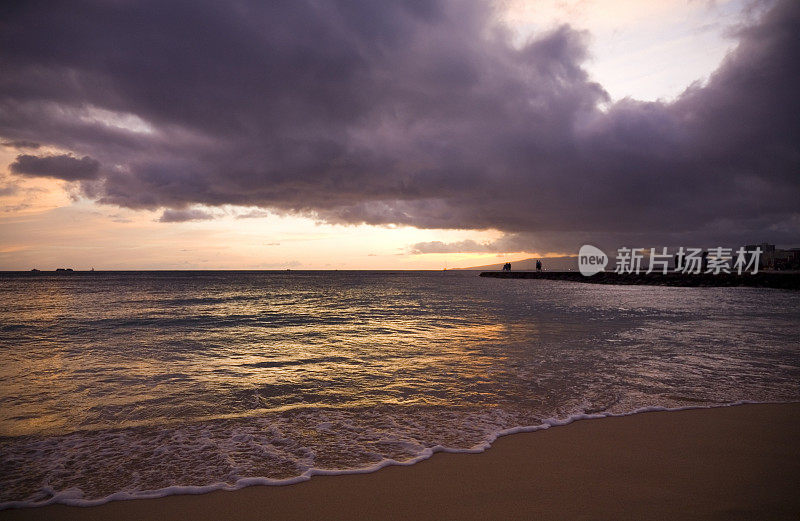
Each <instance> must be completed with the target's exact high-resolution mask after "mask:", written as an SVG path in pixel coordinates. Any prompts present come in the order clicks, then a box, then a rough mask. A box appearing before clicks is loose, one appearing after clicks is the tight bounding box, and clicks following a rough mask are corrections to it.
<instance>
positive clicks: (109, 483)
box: [0, 271, 800, 508]
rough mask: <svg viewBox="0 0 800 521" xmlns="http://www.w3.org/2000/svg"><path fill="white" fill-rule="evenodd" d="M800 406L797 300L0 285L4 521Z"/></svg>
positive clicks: (467, 282) (419, 277) (111, 281)
mask: <svg viewBox="0 0 800 521" xmlns="http://www.w3.org/2000/svg"><path fill="white" fill-rule="evenodd" d="M797 400H800V292H796V291H785V290H774V289H759V288H674V287H654V286H609V285H592V284H580V283H572V282H561V281H547V280H502V279H487V278H480V277H478V276H477V273H475V272H469V271H446V272H445V271H442V272H402V271H401V272H347V271H337V272H332V271H330V272H302V271H290V272H231V271H221V272H202V271H199V272H108V273H77V272H76V273H67V274H59V275H56V274H53V273H37V274H32V273H2V274H0V508H9V507H19V506H35V505H43V504H49V503H54V502H59V503H66V504H76V505H89V504H98V503H102V502H105V501H109V500H113V499H128V498H135V497H158V496H163V495H168V494H174V493H187V492H191V493H197V492H203V491H208V490H215V489H220V488H225V489H234V488H240V487H243V486H247V485H251V484H285V483H293V482H297V481H302V480H305V479H309V478H310V477H311V476H313V475H315V474H336V473H347V472H366V471H371V470H375V469H378V468H380V467H383V466H386V465H390V464H411V463H414V462H416V461H419V460H421V459H425V458H427V457H429V456H430V455H431V454H433V453H435V452H437V451H464V452H476V451H482V450H485V449H486V448H488V446H489V445H490V444H491V442H492V441H493V440H494V439H495V438H496V437H497V436H498V435H502V434H505V433H510V432H519V431H525V430H536V429H541V428H547V427H550V426H554V425H561V424H565V423H569V422H570V421H573V420H575V419H579V418H595V417H602V416H609V415H626V414H632V413H636V412H641V411H648V410H662V409H678V408H687V407H716V406H724V405H731V404H737V403H746V402H786V401H797Z"/></svg>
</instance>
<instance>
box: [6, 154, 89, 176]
mask: <svg viewBox="0 0 800 521" xmlns="http://www.w3.org/2000/svg"><path fill="white" fill-rule="evenodd" d="M99 169H100V163H99V162H98V161H96V160H95V159H92V158H91V157H89V156H83V157H82V158H77V157H73V156H71V155H67V154H62V155H56V156H31V155H27V154H21V155H18V156H17V159H16V160H14V162H13V163H11V165H9V170H11V172H12V173H14V174H20V175H26V176H33V177H54V178H57V179H63V180H65V181H79V180H85V179H95V178H96V177H97V175H98V172H99Z"/></svg>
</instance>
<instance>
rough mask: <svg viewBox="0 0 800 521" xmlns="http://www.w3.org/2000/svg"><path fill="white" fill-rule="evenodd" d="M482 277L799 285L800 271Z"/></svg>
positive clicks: (491, 274)
mask: <svg viewBox="0 0 800 521" xmlns="http://www.w3.org/2000/svg"><path fill="white" fill-rule="evenodd" d="M480 276H481V277H492V278H498V279H544V280H563V281H568V282H584V283H588V284H618V285H636V286H679V287H733V286H740V287H754V288H778V289H795V290H797V289H800V273H798V272H774V271H770V272H760V273H756V274H755V275H753V274H749V273H748V274H742V275H738V274H734V273H720V274H718V275H712V274H709V273H702V274H698V275H689V274H684V273H675V272H671V273H667V274H663V273H649V274H645V273H639V274H633V273H626V274H620V273H615V272H613V271H611V272H609V271H604V272H601V273H598V274H596V275H592V276H591V277H587V276H584V275H581V274H580V273H579V272H577V271H541V272H536V271H484V272H481V274H480Z"/></svg>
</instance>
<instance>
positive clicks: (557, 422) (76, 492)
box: [0, 400, 796, 510]
mask: <svg viewBox="0 0 800 521" xmlns="http://www.w3.org/2000/svg"><path fill="white" fill-rule="evenodd" d="M779 403H796V402H791V401H790V402H776V401H750V400H740V401H736V402H731V403H726V404H714V405H705V406H683V407H673V408H670V407H661V406H648V407H641V408H637V409H633V410H631V411H629V412H623V413H611V412H601V413H580V414H573V415H570V416H568V417H566V418H563V419H557V418H549V419H545V420H543V421H542V423H540V424H538V425H529V426H520V427H512V428H509V429H503V430H499V431H496V432H494V433H491V434H490V435H489V436H488V437H487V439H486V440H485V441H483V442H482V443H480V444H478V445H476V446H473V447H471V448H468V449H458V448H451V447H445V446H442V445H436V446H433V447H428V448H425V449H423V450H422V451H421V452H420V453H419V454H418V455H417V456H415V457H413V458H411V459H408V460H404V461H397V460H394V459H383V460H381V461H380V462H378V463H376V464H374V465H370V466H366V467H361V468H355V469H341V470H335V469H318V468H310V469H308V470H306V471H305V472H303V473H302V474H300V475H298V476H296V477H292V478H287V479H271V478H261V477H248V478H241V479H239V480H237V481H236V482H235V483H234V484H229V483H223V482H217V483H211V484H209V485H202V486H169V487H164V488H159V489H157V490H143V491H134V492H130V491H120V492H115V493H113V494H110V495H107V496H104V497H102V498H97V499H85V498H84V494H83V492H82V491H81V490H80V489H78V488H70V489H67V490H63V491H60V492H56V491H54V490H52V489H50V490H47V492H49V493H50V494H52V496H51V497H50V498H49V499H47V500H45V501H8V502H5V503H0V510H5V509H11V508H31V507H41V506H47V505H52V504H62V505H69V506H80V507H86V506H96V505H102V504H105V503H108V502H111V501H125V500H132V499H154V498H161V497H166V496H172V495H179V494H205V493H208V492H213V491H217V490H228V491H233V490H239V489H242V488H245V487H250V486H254V485H269V486H283V485H293V484H296V483H301V482H303V481H308V480H309V479H311V478H312V477H313V476H333V475H345V474H368V473H371V472H375V471H378V470H380V469H382V468H384V467H388V466H394V465H398V466H410V465H414V464H416V463H419V462H420V461H424V460H426V459H428V458H430V457H431V456H433V455H434V454H436V453H437V452H446V453H455V454H477V453H481V452H484V451H486V450H487V449H489V448H490V447H491V446H492V444H493V443H494V442H495V440H497V439H498V438H500V437H502V436H507V435H510V434H518V433H523V432H535V431H539V430H544V429H549V428H550V427H560V426H564V425H569V424H570V423H573V422H575V421H578V420H592V419H600V418H610V417H623V416H632V415H634V414H641V413H647V412H672V411H682V410H694V409H716V408H721V407H732V406H738V405H748V404H779Z"/></svg>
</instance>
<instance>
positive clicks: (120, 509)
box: [0, 404, 800, 521]
mask: <svg viewBox="0 0 800 521" xmlns="http://www.w3.org/2000/svg"><path fill="white" fill-rule="evenodd" d="M0 518H2V519H9V520H11V519H52V520H68V519H69V520H72V519H74V520H100V519H103V520H114V521H125V520H144V519H176V520H184V519H185V520H189V519H193V520H210V519H232V520H236V519H240V520H270V519H275V520H293V519H421V520H426V519H460V520H463V519H575V520H579V519H593V520H600V519H608V520H612V519H613V520H621V519H631V520H633V519H637V520H641V519H654V520H660V519H664V520H677V519H686V520H688V519H720V520H738V519H759V520H761V519H792V520H797V519H800V404H763V405H742V406H735V407H723V408H715V409H694V410H684V411H673V412H650V413H642V414H636V415H633V416H625V417H614V418H604V419H596V420H583V421H577V422H575V423H572V424H570V425H567V426H563V427H555V428H551V429H547V430H545V431H538V432H533V433H521V434H514V435H510V436H505V437H503V438H500V439H498V440H497V441H496V442H495V444H494V446H493V447H492V448H491V449H489V450H488V451H486V452H484V453H481V454H447V453H440V454H436V455H434V456H433V457H432V458H431V459H429V460H427V461H423V462H421V463H418V464H416V465H413V466H409V467H389V468H385V469H383V470H380V471H378V472H375V473H372V474H357V475H344V476H317V477H314V478H313V479H312V480H310V481H308V482H305V483H300V484H296V485H290V486H282V487H265V486H255V487H249V488H245V489H241V490H238V491H235V492H225V491H218V492H212V493H209V494H203V495H196V496H191V495H184V496H170V497H165V498H160V499H143V500H133V501H116V502H112V503H108V504H105V505H101V506H97V507H68V506H63V505H52V506H48V507H41V508H32V509H21V510H8V511H4V512H0Z"/></svg>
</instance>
